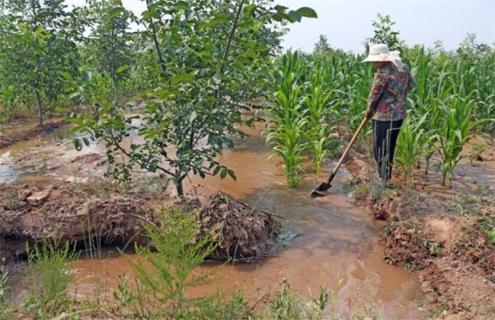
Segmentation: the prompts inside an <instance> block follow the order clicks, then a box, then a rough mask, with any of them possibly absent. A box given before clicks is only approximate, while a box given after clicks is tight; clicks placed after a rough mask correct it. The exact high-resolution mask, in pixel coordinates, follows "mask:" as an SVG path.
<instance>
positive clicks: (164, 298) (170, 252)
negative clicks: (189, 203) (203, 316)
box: [121, 209, 214, 318]
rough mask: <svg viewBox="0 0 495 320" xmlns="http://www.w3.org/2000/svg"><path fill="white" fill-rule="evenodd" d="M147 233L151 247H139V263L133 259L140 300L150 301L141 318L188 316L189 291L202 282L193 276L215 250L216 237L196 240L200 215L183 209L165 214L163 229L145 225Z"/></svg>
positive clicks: (141, 310)
mask: <svg viewBox="0 0 495 320" xmlns="http://www.w3.org/2000/svg"><path fill="white" fill-rule="evenodd" d="M144 230H145V234H146V236H147V237H148V238H149V240H150V243H151V246H149V247H148V246H146V247H143V246H137V247H136V252H137V254H138V256H139V259H137V260H131V259H129V261H130V263H131V266H132V268H133V270H134V271H135V273H136V277H137V281H138V284H137V285H138V290H136V293H135V295H136V296H137V298H136V300H137V301H138V302H139V301H142V300H143V298H145V299H146V303H145V304H142V303H141V305H140V308H139V310H140V312H142V313H145V314H140V315H139V316H140V317H148V316H150V315H153V316H158V317H165V318H168V317H170V316H172V315H177V314H181V313H184V312H186V311H187V309H188V307H189V302H190V301H188V300H187V299H186V297H185V289H186V288H187V287H192V286H194V285H195V284H196V283H197V282H198V280H199V279H198V277H192V278H191V275H192V272H193V270H194V269H195V268H196V267H197V266H198V265H199V264H201V263H202V262H203V261H204V259H205V258H206V257H207V256H208V255H209V254H210V253H211V252H212V250H213V249H214V245H213V239H214V236H211V237H205V238H203V239H199V240H198V239H196V235H197V232H198V224H197V220H196V215H195V214H194V213H185V212H183V211H182V210H180V209H172V210H167V211H164V212H162V213H161V214H160V221H159V225H154V224H151V223H145V224H144ZM121 293H122V291H121ZM164 307H166V308H165V309H166V310H163V309H164Z"/></svg>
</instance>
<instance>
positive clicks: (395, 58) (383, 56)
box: [363, 43, 403, 67]
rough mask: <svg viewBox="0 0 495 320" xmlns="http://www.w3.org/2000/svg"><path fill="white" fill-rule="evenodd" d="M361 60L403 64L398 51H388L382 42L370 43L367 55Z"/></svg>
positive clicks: (398, 65)
mask: <svg viewBox="0 0 495 320" xmlns="http://www.w3.org/2000/svg"><path fill="white" fill-rule="evenodd" d="M363 62H392V63H393V64H394V65H395V66H396V67H400V66H403V64H402V60H401V58H400V53H399V51H390V50H389V48H388V46H387V45H386V44H384V43H379V44H373V45H371V46H370V52H369V55H368V56H367V57H366V59H364V60H363Z"/></svg>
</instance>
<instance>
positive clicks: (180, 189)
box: [175, 180, 184, 198]
mask: <svg viewBox="0 0 495 320" xmlns="http://www.w3.org/2000/svg"><path fill="white" fill-rule="evenodd" d="M182 181H183V180H177V182H176V184H175V187H176V189H177V195H178V196H179V197H180V198H182V197H184V186H183V184H182Z"/></svg>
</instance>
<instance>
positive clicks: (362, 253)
mask: <svg viewBox="0 0 495 320" xmlns="http://www.w3.org/2000/svg"><path fill="white" fill-rule="evenodd" d="M71 148H72V147H71V145H70V143H67V141H66V140H60V138H59V137H57V136H51V137H49V138H44V139H41V140H39V141H38V142H32V141H29V142H26V143H25V144H16V145H15V146H12V147H11V148H8V149H7V150H5V149H4V150H1V152H0V156H1V157H2V158H1V159H2V160H0V161H1V162H0V179H3V180H4V181H5V180H6V179H4V178H3V175H2V174H3V173H2V172H4V171H5V172H7V171H9V170H10V171H9V172H10V173H8V175H9V176H10V177H11V178H10V180H8V181H12V180H14V179H16V178H19V177H21V178H22V179H25V180H26V181H29V180H30V179H33V178H36V177H39V176H40V175H44V176H45V177H46V175H48V176H49V177H50V176H56V177H58V178H60V177H64V178H67V179H68V177H70V176H71V175H72V174H73V176H74V177H84V176H85V172H84V170H82V171H81V170H79V169H80V168H79V169H78V170H79V171H78V170H76V169H74V172H73V173H70V172H71V168H70V166H71V161H72V160H73V158H75V157H76V156H78V155H79V154H78V153H77V152H74V151H71ZM84 152H85V153H88V154H89V153H99V154H101V153H103V152H104V150H103V148H101V147H100V146H91V147H89V148H86V149H85V150H84ZM23 155H24V156H26V159H27V160H26V161H18V160H19V159H20V158H21V157H22V156H23ZM43 157H45V158H46V159H45V160H42V161H40V159H42V158H43ZM21 160H22V159H21ZM221 162H222V163H224V164H226V165H228V166H229V167H230V168H231V169H233V170H234V171H235V172H236V175H237V181H236V182H234V181H232V180H229V179H226V180H220V179H217V178H208V179H207V180H206V181H199V180H196V179H192V181H191V184H194V185H196V186H198V185H199V186H198V187H199V188H198V192H199V193H201V194H209V193H211V192H214V191H217V190H222V191H224V192H227V193H229V194H230V195H232V196H233V197H235V198H237V199H241V200H243V201H245V202H247V203H249V204H251V205H255V206H257V207H258V208H262V209H265V210H267V211H272V212H275V213H277V214H279V215H281V216H283V217H284V226H283V227H284V230H285V231H284V232H285V233H287V234H299V235H300V236H299V237H297V238H295V239H293V240H291V241H289V242H288V247H287V248H286V249H284V250H282V251H281V252H280V253H278V254H277V255H276V256H273V257H270V258H268V259H266V260H265V261H264V262H260V263H257V264H238V265H223V264H218V263H206V264H204V265H203V266H201V267H200V268H199V270H197V272H198V273H201V272H208V273H210V276H209V281H208V282H207V283H206V284H204V285H202V286H199V287H197V288H194V289H192V290H190V291H189V292H188V293H189V294H190V295H191V296H199V295H204V294H207V293H215V292H217V291H220V292H222V293H230V292H233V291H236V290H238V289H241V288H242V289H243V290H244V292H245V294H246V295H247V297H248V298H249V299H250V301H256V300H257V299H258V298H260V297H261V296H262V295H264V294H265V293H268V292H273V291H275V290H278V289H280V284H281V283H282V281H283V280H284V279H286V280H287V281H288V282H289V284H290V286H291V288H292V289H293V290H295V291H297V292H298V293H300V294H301V295H303V296H305V297H317V296H318V294H319V290H320V287H321V286H326V287H327V288H329V289H331V290H334V291H338V292H339V294H338V300H337V309H338V310H339V311H340V312H343V313H349V312H351V310H353V311H352V312H360V310H363V308H365V307H371V306H372V307H373V308H374V309H375V310H376V311H377V313H378V314H379V315H380V317H381V318H384V319H422V318H424V317H423V316H422V314H421V312H420V310H419V309H418V307H417V306H416V303H415V301H414V300H415V294H416V291H417V282H416V277H415V275H414V274H408V273H406V272H405V271H404V270H403V269H402V268H398V267H393V266H390V265H387V264H386V263H384V261H383V255H384V253H383V250H382V248H381V245H380V244H379V243H378V233H379V231H380V229H381V228H380V226H379V225H377V224H376V223H375V222H374V221H373V220H372V219H371V218H370V215H369V214H368V212H366V210H363V209H358V208H355V207H354V206H353V205H352V204H351V203H350V202H349V200H350V199H349V198H348V196H347V195H346V193H345V192H344V190H343V183H344V181H345V179H347V177H348V174H347V173H346V172H345V170H343V171H342V173H340V174H339V175H338V176H337V178H336V181H335V184H334V187H333V188H332V189H331V190H332V194H331V195H330V196H327V197H325V198H321V199H316V200H315V199H311V198H310V197H309V196H308V194H309V192H310V190H311V189H312V188H313V187H314V186H315V184H316V181H315V179H314V177H311V176H306V177H305V179H304V181H303V183H301V185H300V186H298V188H296V189H289V188H287V186H286V182H285V177H284V175H283V170H282V167H281V164H280V163H279V162H278V160H277V158H275V157H274V158H270V149H269V148H268V147H266V146H265V143H264V141H263V139H262V138H261V137H259V136H257V135H254V136H252V137H250V138H248V139H246V140H244V141H242V142H239V143H238V145H237V147H236V149H235V150H230V151H225V152H224V154H223V156H222V157H221ZM26 163H28V164H29V166H28V167H30V168H31V169H32V171H34V173H26V170H24V169H23V167H22V166H23V165H25V164H26ZM43 163H45V164H43ZM2 165H3V167H2ZM327 167H328V166H327ZM5 168H8V170H5ZM50 168H51V169H50ZM16 170H17V171H16ZM88 170H91V169H88ZM12 172H15V173H12ZM92 172H94V171H92ZM93 174H94V173H93ZM5 176H7V175H5ZM68 180H70V179H68ZM105 256H108V257H106V258H102V259H98V260H91V259H81V260H79V261H77V262H76V263H74V270H75V271H76V272H77V280H76V283H75V284H74V290H75V292H77V294H78V295H92V294H95V293H94V292H95V290H96V289H98V288H99V289H101V288H105V289H108V290H112V288H115V287H116V286H117V284H118V276H119V275H121V274H130V266H129V263H128V261H127V260H126V259H125V258H122V257H119V255H118V254H116V253H115V252H113V253H112V252H105ZM133 258H134V257H131V259H133ZM339 283H340V286H339ZM339 288H340V289H339Z"/></svg>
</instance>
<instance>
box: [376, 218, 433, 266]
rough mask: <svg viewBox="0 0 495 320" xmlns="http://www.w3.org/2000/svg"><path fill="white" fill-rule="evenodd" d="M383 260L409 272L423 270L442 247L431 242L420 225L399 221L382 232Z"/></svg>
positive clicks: (414, 222) (413, 222)
mask: <svg viewBox="0 0 495 320" xmlns="http://www.w3.org/2000/svg"><path fill="white" fill-rule="evenodd" d="M382 241H383V243H384V245H385V260H386V261H387V262H388V263H390V264H393V265H404V266H405V267H406V268H407V269H409V270H420V269H424V268H425V267H427V266H428V265H429V264H430V263H431V259H432V258H435V257H439V256H440V255H441V254H442V245H441V244H439V243H437V242H434V241H432V240H431V237H430V236H429V235H428V234H427V233H426V232H425V230H424V228H423V226H422V224H421V223H419V222H416V221H400V222H394V223H392V224H390V225H389V226H388V227H387V228H386V229H385V231H384V233H383V237H382Z"/></svg>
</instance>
